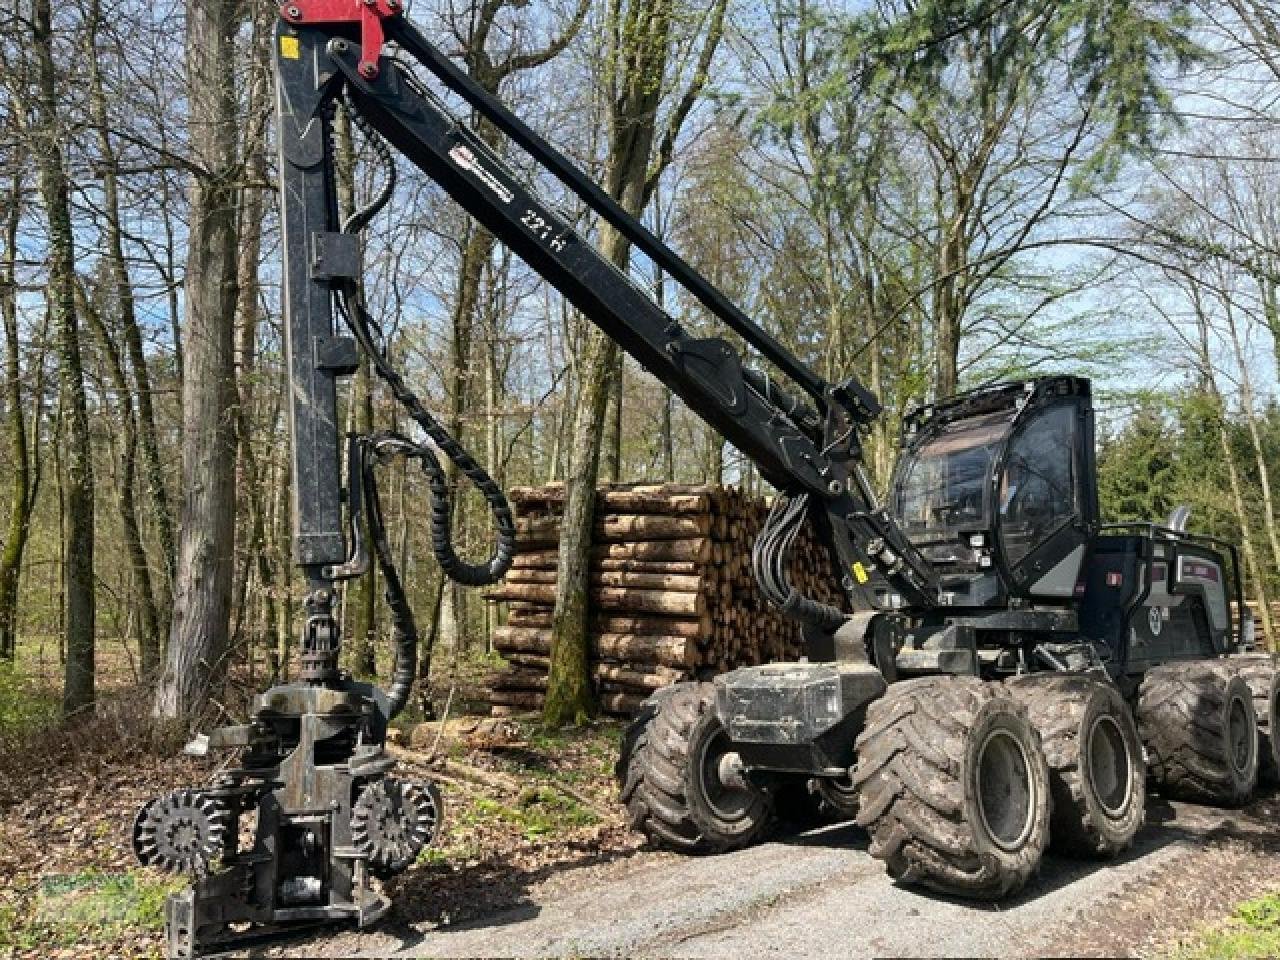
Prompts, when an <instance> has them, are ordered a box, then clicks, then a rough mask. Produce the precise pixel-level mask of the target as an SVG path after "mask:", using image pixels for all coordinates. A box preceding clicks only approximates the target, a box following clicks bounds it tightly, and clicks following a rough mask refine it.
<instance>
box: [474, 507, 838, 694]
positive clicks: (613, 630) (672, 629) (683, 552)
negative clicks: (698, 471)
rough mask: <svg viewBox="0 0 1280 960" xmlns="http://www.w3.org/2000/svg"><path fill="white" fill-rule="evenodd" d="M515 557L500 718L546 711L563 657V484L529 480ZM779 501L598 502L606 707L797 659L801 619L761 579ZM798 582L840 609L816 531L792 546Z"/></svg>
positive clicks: (501, 630) (594, 586)
mask: <svg viewBox="0 0 1280 960" xmlns="http://www.w3.org/2000/svg"><path fill="white" fill-rule="evenodd" d="M509 497H510V500H511V502H512V505H513V507H514V509H515V513H516V530H517V543H516V551H517V552H516V556H515V560H514V562H513V564H512V569H511V571H510V572H509V573H508V575H507V576H506V578H505V579H504V580H503V582H502V584H501V585H499V586H498V587H497V588H496V589H494V590H492V591H490V592H489V593H488V594H487V596H488V598H489V599H490V600H492V601H499V602H502V603H505V604H507V614H506V618H505V622H504V623H503V624H502V625H501V626H499V627H497V628H496V629H495V630H494V634H493V646H494V648H495V649H497V650H498V651H499V652H501V653H502V654H503V656H504V657H505V659H506V660H507V662H508V665H509V667H508V669H507V670H505V671H503V672H501V673H500V674H498V675H497V676H495V677H493V678H492V688H493V689H492V694H491V702H492V704H493V706H494V708H495V710H496V711H497V712H509V711H511V710H521V709H538V708H540V707H541V706H542V699H543V695H544V692H545V690H546V677H547V670H548V664H549V656H550V652H551V613H552V608H553V605H554V603H555V591H556V576H557V564H558V551H559V539H560V514H561V512H562V510H563V506H564V487H563V486H562V485H558V484H553V485H549V486H545V487H534V488H530V487H525V488H516V489H513V490H512V491H510V494H509ZM767 513H768V503H767V502H766V501H765V500H764V499H763V498H760V497H751V496H748V495H747V494H745V493H743V492H742V491H740V490H737V489H735V488H733V487H721V486H687V485H675V484H665V485H649V486H645V485H613V486H608V487H604V488H602V489H601V490H600V491H599V492H598V494H597V497H596V519H595V530H594V545H593V547H592V550H591V562H590V567H589V576H590V601H591V616H590V620H589V624H588V626H589V631H590V635H589V642H590V644H591V650H590V653H591V658H592V672H593V676H594V678H595V682H596V685H597V690H598V693H599V694H600V699H601V705H602V707H603V708H604V709H605V710H606V711H608V712H611V713H620V714H625V713H630V712H632V711H634V710H635V709H636V708H637V707H638V706H639V705H640V703H642V702H643V700H644V699H645V698H646V697H647V696H648V695H649V694H651V693H652V692H653V691H655V690H657V689H660V688H661V687H664V686H667V685H668V684H670V683H673V682H675V681H677V680H682V679H693V678H706V677H709V676H712V675H714V674H716V673H720V672H723V671H726V670H731V669H733V668H735V667H739V666H746V665H751V664H757V663H766V662H772V661H778V660H788V659H795V658H796V657H797V656H799V655H800V654H801V652H802V645H801V637H800V630H799V627H798V626H797V625H796V624H795V623H794V622H793V621H791V620H789V619H787V618H785V617H783V616H782V615H781V614H779V613H778V612H777V611H776V610H774V609H773V608H772V607H771V606H770V605H769V604H768V602H767V601H766V600H765V598H764V596H763V595H762V594H761V592H760V589H759V587H758V586H757V585H756V582H755V578H754V576H753V575H752V573H751V546H752V544H753V543H754V542H755V537H756V534H757V533H759V531H760V528H761V526H762V525H763V523H764V520H765V516H766V514H767ZM791 576H792V582H793V583H795V584H796V585H797V586H798V587H799V588H800V589H801V590H803V591H804V592H805V593H807V594H808V595H809V596H812V597H814V598H816V599H819V600H822V601H823V602H826V603H833V604H840V603H842V602H843V601H842V598H841V595H840V593H839V590H838V587H837V586H836V583H835V579H834V575H833V572H832V568H831V565H830V560H829V559H828V554H827V551H826V549H825V547H822V546H821V545H820V544H819V542H818V541H817V539H816V538H815V537H814V536H813V535H812V533H811V532H810V531H807V530H806V531H803V532H802V533H801V535H800V536H799V537H798V538H797V542H796V547H795V548H794V549H793V551H792V570H791Z"/></svg>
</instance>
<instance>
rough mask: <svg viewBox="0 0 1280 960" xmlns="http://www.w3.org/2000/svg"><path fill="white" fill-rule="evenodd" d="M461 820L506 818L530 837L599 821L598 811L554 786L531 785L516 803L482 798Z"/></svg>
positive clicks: (474, 823)
mask: <svg viewBox="0 0 1280 960" xmlns="http://www.w3.org/2000/svg"><path fill="white" fill-rule="evenodd" d="M457 819H458V823H460V824H463V825H465V826H480V825H482V824H484V823H485V822H486V821H489V822H493V821H503V822H506V823H509V824H512V825H513V826H515V827H517V828H518V829H519V830H520V832H521V833H522V834H523V835H524V838H525V839H526V840H536V839H538V838H539V837H547V836H552V835H554V834H555V833H557V832H559V831H563V830H569V829H573V828H574V827H585V826H590V825H591V824H593V823H595V822H596V821H597V818H596V815H595V814H594V813H592V812H591V811H590V810H588V809H587V808H586V807H584V806H583V805H582V804H580V803H578V801H577V800H574V799H573V798H572V797H569V796H565V795H564V794H563V793H560V792H559V791H557V790H555V789H554V788H553V787H530V788H529V789H527V790H525V791H523V792H522V793H521V794H520V796H519V798H518V799H517V800H516V802H515V803H514V804H505V803H500V802H498V801H497V800H490V799H488V798H487V797H481V798H480V799H478V800H476V801H475V802H474V803H472V804H471V805H470V806H469V807H468V808H467V809H465V810H463V811H462V812H461V813H459V814H458V817H457Z"/></svg>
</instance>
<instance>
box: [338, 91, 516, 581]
mask: <svg viewBox="0 0 1280 960" xmlns="http://www.w3.org/2000/svg"><path fill="white" fill-rule="evenodd" d="M344 106H345V108H346V110H347V112H348V114H349V115H350V116H351V120H352V123H353V124H354V125H355V126H356V127H358V128H359V130H360V131H361V133H362V134H363V135H364V137H365V139H366V140H367V142H368V143H369V145H370V147H371V149H372V150H373V151H374V152H375V153H376V154H377V155H378V158H379V160H380V161H381V163H382V165H383V167H384V168H385V169H386V179H385V181H384V183H383V186H382V189H381V190H380V191H379V192H378V194H377V195H376V196H375V198H374V199H373V200H372V201H371V202H370V203H369V204H367V205H366V206H365V207H363V208H361V209H360V210H357V211H356V212H355V213H353V214H352V215H351V216H350V217H348V218H347V219H346V222H344V223H343V225H342V229H343V231H344V232H347V233H358V232H359V231H360V230H363V229H364V228H365V227H366V226H367V225H368V224H369V222H370V221H371V220H372V219H373V217H374V216H376V215H377V213H378V212H379V211H380V210H381V209H382V208H383V207H384V206H386V204H387V202H388V201H389V200H390V199H391V194H392V192H393V191H394V188H395V180H396V177H395V162H394V159H393V158H392V156H391V152H390V150H389V149H388V148H387V145H386V143H385V142H384V141H383V140H382V138H381V137H380V136H379V135H378V133H377V132H376V131H375V130H373V129H372V128H371V127H370V126H369V124H368V123H367V121H365V119H364V118H363V117H362V116H361V115H360V113H359V111H358V110H357V109H356V108H355V106H354V104H353V103H352V102H351V101H350V99H347V100H345V101H344ZM336 293H337V299H338V306H339V312H340V313H341V314H342V316H343V317H344V319H345V320H346V323H347V326H348V328H349V329H350V330H351V333H352V334H353V335H354V336H355V338H356V341H357V342H358V343H359V344H360V348H361V349H362V350H363V351H364V353H365V355H366V356H368V357H369V360H370V362H371V363H372V364H373V368H374V371H375V372H376V373H377V374H378V377H379V378H380V379H381V380H382V381H383V382H384V383H386V384H387V386H388V387H390V389H391V393H392V395H393V396H394V397H395V398H396V400H397V401H398V402H399V403H400V405H401V406H402V407H404V409H405V411H406V412H407V413H408V414H409V416H410V417H412V418H413V420H414V422H415V423H417V424H418V426H419V427H421V428H422V431H423V432H424V433H425V434H426V435H427V436H428V437H429V438H430V440H431V442H432V443H433V444H435V447H436V449H438V450H439V451H440V452H442V453H443V454H444V455H445V456H446V457H448V458H449V459H450V460H451V461H453V463H454V465H456V466H457V468H458V469H459V470H460V471H461V472H462V474H463V475H464V476H466V478H467V479H468V480H469V481H470V482H471V484H472V485H473V486H474V487H475V488H476V489H477V490H479V491H480V494H481V495H482V496H483V497H484V499H485V502H486V504H487V506H488V508H489V512H490V514H491V515H492V517H493V524H494V528H495V544H494V548H493V552H492V553H491V554H490V556H489V559H488V560H487V561H485V562H484V563H469V562H467V561H465V560H463V559H462V558H461V557H460V556H458V553H457V551H456V550H455V549H454V545H453V530H452V525H451V522H450V521H451V514H452V509H451V493H450V491H449V483H448V479H447V477H446V474H445V470H444V468H443V467H442V466H441V464H440V460H439V458H438V457H437V456H436V455H435V451H433V450H432V449H431V447H430V446H428V445H426V444H415V443H413V442H412V441H410V440H408V439H407V438H404V437H399V438H398V442H397V444H396V446H397V452H399V453H402V454H405V455H408V456H412V457H414V458H416V459H417V460H418V461H419V462H420V464H421V466H422V471H423V473H424V474H425V475H426V477H427V486H428V488H429V490H430V492H431V521H430V522H431V551H432V553H434V554H435V557H436V561H437V562H438V563H439V564H440V569H441V570H442V571H443V573H444V575H445V576H446V577H448V578H449V579H451V580H454V581H456V582H458V583H461V584H464V585H466V586H471V587H478V586H487V585H488V584H492V583H496V582H497V581H498V580H500V579H501V578H502V576H503V575H504V574H505V573H506V572H507V570H509V569H510V567H511V559H512V555H513V554H514V552H515V539H516V531H515V521H514V519H513V518H512V515H511V507H510V505H509V504H508V503H507V498H506V495H505V494H504V493H503V492H502V488H501V487H499V486H498V484H497V483H495V482H494V480H493V478H492V477H491V476H489V473H488V471H487V470H485V469H484V467H482V466H481V465H480V464H479V463H477V462H476V460H475V458H474V457H472V456H471V454H470V453H469V452H468V451H467V450H466V449H465V448H464V447H463V446H462V444H460V443H459V442H458V441H457V439H455V438H454V436H453V435H452V434H451V433H449V431H448V430H447V429H445V427H444V426H443V425H442V424H440V422H439V421H437V420H436V419H435V417H433V416H432V415H431V413H430V411H428V410H427V408H426V407H424V406H423V405H422V402H421V401H420V400H419V399H418V397H417V395H416V394H414V392H413V391H412V390H410V389H409V386H408V384H407V383H405V380H404V377H402V376H401V375H400V373H399V372H398V371H397V370H396V369H395V367H394V366H393V365H392V364H391V361H390V359H389V358H388V357H387V355H386V352H385V351H384V350H383V349H382V347H381V346H380V344H379V343H378V341H377V338H376V337H375V335H374V330H375V329H377V324H376V323H375V321H374V320H373V318H372V317H371V316H370V315H369V312H368V311H367V310H366V309H365V306H364V304H363V303H362V302H361V299H360V292H359V288H358V286H357V284H356V282H355V281H354V280H346V281H343V282H341V283H340V284H339V285H338V286H337V287H336Z"/></svg>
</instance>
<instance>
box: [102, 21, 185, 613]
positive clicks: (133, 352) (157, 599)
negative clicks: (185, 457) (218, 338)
mask: <svg viewBox="0 0 1280 960" xmlns="http://www.w3.org/2000/svg"><path fill="white" fill-rule="evenodd" d="M88 17H89V23H88V26H87V35H86V36H87V43H86V46H87V48H88V49H87V50H86V55H87V59H88V62H89V111H90V115H91V117H92V119H93V125H94V129H95V133H96V134H97V139H98V151H99V154H100V155H101V162H102V203H103V212H104V214H105V215H106V227H105V229H104V231H103V242H104V244H105V246H106V251H105V253H106V259H107V263H108V265H109V272H110V277H111V283H112V287H113V289H114V291H115V297H116V304H117V308H118V310H119V316H118V320H119V322H120V329H121V332H122V333H123V335H124V344H125V352H126V354H127V356H128V361H129V366H130V368H132V370H133V382H134V390H135V392H134V394H133V398H132V399H131V400H130V406H131V407H132V406H133V405H134V403H136V406H137V414H136V424H137V425H136V429H135V433H136V435H137V440H138V442H139V443H140V445H141V450H142V466H143V476H144V479H145V481H146V488H147V495H148V496H149V498H150V500H151V504H152V514H153V516H154V517H155V523H156V532H157V535H158V538H159V540H160V555H161V557H162V560H163V570H164V577H163V579H162V581H161V583H160V584H158V585H157V584H155V583H153V582H152V579H151V577H150V576H149V575H148V576H147V577H146V584H145V588H146V589H147V590H148V591H153V593H152V597H153V600H152V604H153V606H154V607H155V609H156V611H157V616H158V617H159V620H158V625H157V630H158V632H159V634H160V635H164V634H166V633H167V632H168V629H169V619H168V618H169V612H170V609H171V606H172V603H173V563H174V546H173V543H174V540H173V514H172V510H171V508H170V506H169V493H168V490H167V488H166V486H165V482H164V469H163V467H162V466H161V464H160V445H159V442H158V440H157V439H156V418H155V409H154V405H153V403H152V398H151V373H150V370H149V369H148V363H147V357H146V353H145V352H144V351H143V347H142V333H141V330H140V328H139V326H138V316H137V310H136V308H135V304H134V297H133V282H132V280H131V278H130V276H129V266H128V261H127V260H126V259H125V253H124V240H123V234H122V231H121V229H120V189H119V182H118V179H119V178H118V174H117V167H118V161H117V157H116V152H115V146H114V145H113V144H112V142H111V136H110V133H109V129H110V118H109V116H108V108H107V97H106V92H105V91H104V89H103V84H102V73H101V70H100V69H99V67H98V58H97V51H96V45H95V38H96V37H97V31H98V29H99V26H100V24H101V22H102V13H101V4H100V3H99V0H91V2H90V6H89V11H88ZM157 586H158V587H159V589H158V590H157V589H156V588H157ZM138 589H139V590H141V589H142V587H141V586H140V587H138Z"/></svg>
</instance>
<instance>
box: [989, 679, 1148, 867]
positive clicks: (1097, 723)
mask: <svg viewBox="0 0 1280 960" xmlns="http://www.w3.org/2000/svg"><path fill="white" fill-rule="evenodd" d="M1008 686H1009V689H1010V690H1011V691H1012V692H1013V695H1014V696H1015V697H1017V698H1018V699H1019V700H1021V701H1022V702H1023V703H1024V704H1026V707H1027V711H1028V713H1029V715H1030V718H1031V722H1032V723H1033V724H1034V725H1035V727H1036V729H1037V730H1039V731H1040V736H1041V739H1042V740H1043V743H1044V753H1045V759H1046V760H1047V761H1048V763H1049V787H1050V790H1051V792H1052V795H1053V815H1052V818H1051V820H1050V825H1051V830H1050V832H1051V836H1052V839H1051V843H1052V845H1053V848H1054V849H1055V850H1057V851H1059V852H1062V853H1065V854H1068V855H1071V856H1086V857H1112V856H1115V855H1116V854H1117V853H1119V852H1120V851H1122V850H1124V849H1125V848H1127V847H1128V846H1129V845H1130V844H1131V843H1132V842H1133V838H1134V836H1135V835H1136V834H1137V832H1138V830H1139V829H1140V828H1141V827H1142V822H1143V818H1144V816H1145V812H1146V770H1145V768H1144V766H1143V762H1142V744H1141V743H1140V741H1139V740H1138V730H1137V727H1136V726H1135V724H1134V722H1133V716H1132V715H1131V714H1130V712H1129V708H1128V706H1127V705H1126V704H1125V702H1124V699H1123V698H1122V697H1121V696H1120V693H1119V691H1117V690H1116V689H1115V688H1114V687H1112V686H1111V685H1110V684H1107V683H1101V682H1099V681H1097V680H1094V679H1091V678H1089V677H1085V676H1080V675H1074V676H1073V675H1069V674H1052V673H1048V674H1035V675H1031V676H1024V677H1018V678H1016V679H1014V680H1011V681H1010V682H1009V684H1008Z"/></svg>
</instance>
